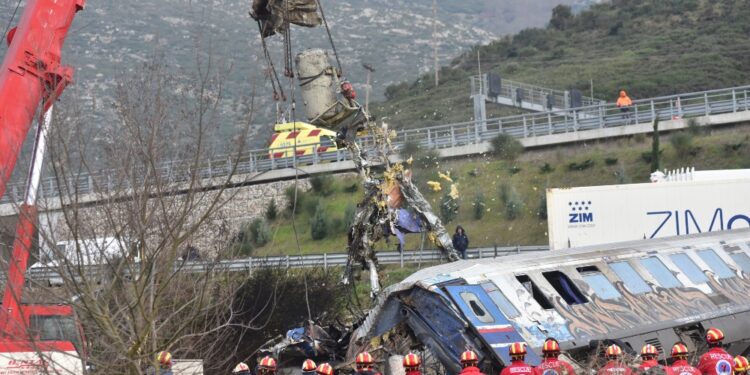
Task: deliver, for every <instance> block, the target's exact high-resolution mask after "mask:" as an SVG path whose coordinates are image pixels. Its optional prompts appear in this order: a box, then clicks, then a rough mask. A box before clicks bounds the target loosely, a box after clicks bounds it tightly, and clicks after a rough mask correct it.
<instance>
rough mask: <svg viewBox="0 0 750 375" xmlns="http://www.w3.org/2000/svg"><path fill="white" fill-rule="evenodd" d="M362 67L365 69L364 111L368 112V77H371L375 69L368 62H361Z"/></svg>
mask: <svg viewBox="0 0 750 375" xmlns="http://www.w3.org/2000/svg"><path fill="white" fill-rule="evenodd" d="M362 67H363V68H365V70H367V87H365V112H368V113H369V112H370V88H371V87H372V86H370V79H371V78H372V73H373V72H375V69H374V68H373V67H372V65H370V64H365V63H362Z"/></svg>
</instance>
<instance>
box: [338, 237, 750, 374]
mask: <svg viewBox="0 0 750 375" xmlns="http://www.w3.org/2000/svg"><path fill="white" fill-rule="evenodd" d="M710 326H716V327H719V328H721V329H723V330H724V332H725V334H726V341H725V342H726V343H727V344H728V346H729V350H730V352H731V353H732V354H741V353H747V351H748V347H749V346H750V343H748V339H749V338H750V230H747V229H742V230H736V231H731V232H713V233H705V234H698V235H692V236H682V237H671V238H662V239H655V240H643V241H633V242H624V243H618V244H612V245H604V246H595V247H586V248H579V249H567V250H557V251H550V252H548V253H542V254H540V253H533V254H521V255H514V256H507V257H501V258H496V259H472V260H464V261H459V262H455V263H448V264H443V265H439V266H435V267H430V268H426V269H423V270H421V271H418V272H416V273H415V274H413V275H411V276H410V277H408V278H407V279H406V280H404V281H403V282H401V283H399V284H396V285H393V286H391V287H389V288H387V289H386V290H385V291H384V292H383V293H382V295H381V296H380V298H379V299H378V301H377V306H376V307H375V308H374V309H373V310H372V311H371V312H370V314H369V316H368V317H367V319H366V320H365V321H364V322H363V324H362V325H361V326H360V327H359V328H358V329H357V330H356V331H355V332H354V334H353V336H352V340H351V342H350V345H349V351H348V356H349V357H351V356H352V355H353V354H354V353H356V352H357V351H358V350H360V349H362V348H363V347H364V346H366V345H368V344H370V343H371V339H372V338H374V337H381V336H382V337H392V336H394V333H395V332H408V333H407V335H406V336H408V338H409V339H410V340H412V341H413V344H416V345H424V347H425V348H426V349H428V350H429V351H430V352H431V353H432V354H434V355H435V356H436V357H437V358H438V359H439V360H440V362H441V363H442V364H443V365H444V366H445V367H446V369H447V370H448V371H449V372H457V371H458V370H459V367H458V357H459V354H460V353H461V352H462V351H463V350H465V349H466V348H467V347H471V348H474V349H475V350H477V352H478V353H479V354H480V357H481V358H482V362H483V365H484V366H485V368H488V369H489V368H493V369H498V368H501V367H503V365H504V364H506V363H509V360H510V358H509V356H508V349H507V347H508V346H509V345H510V344H511V343H513V342H516V341H525V342H526V343H527V344H528V345H529V347H530V349H532V350H531V351H530V353H529V355H530V356H529V358H527V359H528V360H529V362H530V363H532V364H536V363H538V362H539V361H540V355H541V349H540V348H541V346H542V344H543V342H544V339H545V338H547V337H549V336H552V337H555V338H557V339H558V340H559V341H560V344H561V346H562V348H563V350H567V352H568V353H569V355H571V357H573V358H575V359H585V358H588V357H589V356H590V355H591V354H594V353H596V348H597V347H599V344H601V343H602V342H603V341H606V340H619V341H620V342H621V345H622V346H624V349H625V350H626V351H628V350H633V351H638V350H639V349H640V348H641V346H642V345H644V344H646V343H650V344H653V345H655V346H656V347H657V348H659V349H660V353H661V356H662V358H664V352H665V350H666V351H667V352H669V348H670V347H671V345H672V344H673V343H675V342H677V341H683V342H685V343H686V344H687V345H688V347H689V348H690V349H691V350H693V351H700V350H702V349H703V347H702V345H703V333H704V331H705V329H707V328H708V327H710ZM394 328H395V329H394ZM398 328H401V329H398ZM387 332H390V333H391V334H390V335H387V336H383V335H384V334H385V333H387Z"/></svg>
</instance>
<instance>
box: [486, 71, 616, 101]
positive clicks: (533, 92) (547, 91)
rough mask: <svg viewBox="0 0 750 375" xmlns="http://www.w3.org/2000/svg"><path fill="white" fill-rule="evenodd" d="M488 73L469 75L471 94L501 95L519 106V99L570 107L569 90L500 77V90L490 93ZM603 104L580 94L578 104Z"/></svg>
mask: <svg viewBox="0 0 750 375" xmlns="http://www.w3.org/2000/svg"><path fill="white" fill-rule="evenodd" d="M489 91H490V86H489V81H488V75H487V74H482V75H481V76H479V75H476V76H472V77H471V95H472V96H474V95H479V94H481V95H485V96H487V97H502V98H507V99H509V100H510V101H511V102H512V103H514V104H515V105H518V106H520V103H521V101H523V102H526V103H531V104H535V105H537V106H538V107H539V108H548V107H552V108H557V109H561V108H571V107H573V105H571V103H572V98H571V95H570V91H564V90H555V89H551V88H547V87H542V86H537V85H531V84H528V83H523V82H517V81H513V80H510V79H505V78H502V79H501V80H500V90H499V92H497V93H492V95H490V92H489ZM602 104H605V101H604V100H600V99H596V98H592V97H588V96H585V95H582V96H581V104H580V105H579V106H583V107H589V106H593V105H602Z"/></svg>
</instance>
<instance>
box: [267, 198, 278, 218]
mask: <svg viewBox="0 0 750 375" xmlns="http://www.w3.org/2000/svg"><path fill="white" fill-rule="evenodd" d="M278 215H279V209H278V208H277V207H276V199H273V198H271V201H270V202H268V207H266V219H267V220H268V221H274V220H276V217H277V216H278Z"/></svg>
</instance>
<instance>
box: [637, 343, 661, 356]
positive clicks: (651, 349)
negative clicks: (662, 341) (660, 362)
mask: <svg viewBox="0 0 750 375" xmlns="http://www.w3.org/2000/svg"><path fill="white" fill-rule="evenodd" d="M658 356H659V349H656V347H655V346H653V345H651V344H646V345H644V346H643V349H641V357H658Z"/></svg>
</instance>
